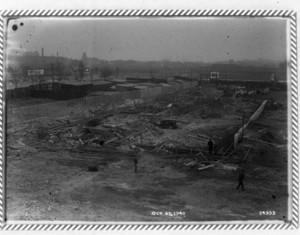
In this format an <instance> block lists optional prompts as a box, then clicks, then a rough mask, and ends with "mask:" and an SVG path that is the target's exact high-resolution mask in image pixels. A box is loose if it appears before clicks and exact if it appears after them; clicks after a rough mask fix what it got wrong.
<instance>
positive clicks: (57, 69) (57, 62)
mask: <svg viewBox="0 0 300 235" xmlns="http://www.w3.org/2000/svg"><path fill="white" fill-rule="evenodd" d="M56 75H57V76H58V52H56Z"/></svg>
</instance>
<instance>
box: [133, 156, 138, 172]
mask: <svg viewBox="0 0 300 235" xmlns="http://www.w3.org/2000/svg"><path fill="white" fill-rule="evenodd" d="M133 162H134V173H137V164H138V160H137V158H134V159H133Z"/></svg>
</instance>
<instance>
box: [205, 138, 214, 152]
mask: <svg viewBox="0 0 300 235" xmlns="http://www.w3.org/2000/svg"><path fill="white" fill-rule="evenodd" d="M207 145H208V151H209V154H211V153H212V151H213V148H214V143H213V142H212V140H211V139H209V141H208V143H207Z"/></svg>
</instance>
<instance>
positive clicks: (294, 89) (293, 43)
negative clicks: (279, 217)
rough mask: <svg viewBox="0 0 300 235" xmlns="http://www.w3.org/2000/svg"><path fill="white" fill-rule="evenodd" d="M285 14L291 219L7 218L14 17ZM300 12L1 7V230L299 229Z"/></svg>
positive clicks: (282, 15) (249, 15)
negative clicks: (10, 24)
mask: <svg viewBox="0 0 300 235" xmlns="http://www.w3.org/2000/svg"><path fill="white" fill-rule="evenodd" d="M87 16H88V17H281V18H287V19H289V20H290V35H289V38H290V61H289V62H290V63H289V65H290V77H291V99H292V103H291V117H292V123H291V133H290V135H291V137H292V142H291V143H290V144H291V152H292V159H291V162H290V168H289V169H290V172H291V174H292V176H291V186H290V187H291V191H292V195H291V199H292V200H291V206H292V207H291V212H292V217H291V221H288V222H285V223H279V224H276V223H274V222H267V223H265V224H263V223H258V222H254V223H251V222H250V223H244V222H242V223H241V222H238V223H229V222H228V223H226V222H225V223H222V224H217V222H216V223H213V222H212V223H209V222H199V223H198V222H188V223H174V222H171V223H167V222H164V223H160V222H157V223H155V222H154V223H147V222H142V223H140V222H139V223H135V222H133V223H124V222H121V223H108V222H99V223H92V222H86V223H84V224H80V223H76V222H64V223H49V224H47V223H45V222H41V223H40V222H36V223H35V222H27V221H26V222H23V223H17V222H9V223H8V222H6V215H5V213H6V209H5V207H6V204H5V183H6V179H5V172H6V171H5V167H6V162H5V149H4V147H5V146H4V142H5V139H4V138H5V122H4V121H5V120H4V117H5V110H4V109H5V107H4V101H3V99H4V95H3V94H4V92H5V90H4V87H5V86H4V53H5V51H4V50H5V48H4V36H5V35H4V29H5V28H4V23H5V22H6V19H8V18H10V17H87ZM297 75H298V74H297V13H296V12H295V11H293V10H155V9H153V10H151V9H149V10H138V9H132V10H4V11H0V230H26V231H32V230H44V231H49V230H56V231H57V230H61V231H62V230H63V231H65V230H78V231H88V230H89V231H91V230H137V229H139V230H267V229H268V230H270V229H272V230H283V229H285V230H286V229H290V230H295V229H298V228H299V195H298V194H299V181H298V179H299V164H298V161H299V160H298V153H299V152H298V81H297Z"/></svg>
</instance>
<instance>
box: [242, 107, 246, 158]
mask: <svg viewBox="0 0 300 235" xmlns="http://www.w3.org/2000/svg"><path fill="white" fill-rule="evenodd" d="M244 125H245V113H244V112H243V117H242V154H244Z"/></svg>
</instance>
